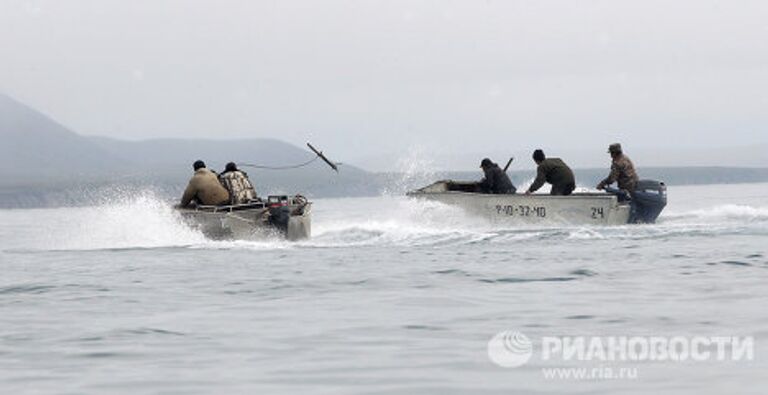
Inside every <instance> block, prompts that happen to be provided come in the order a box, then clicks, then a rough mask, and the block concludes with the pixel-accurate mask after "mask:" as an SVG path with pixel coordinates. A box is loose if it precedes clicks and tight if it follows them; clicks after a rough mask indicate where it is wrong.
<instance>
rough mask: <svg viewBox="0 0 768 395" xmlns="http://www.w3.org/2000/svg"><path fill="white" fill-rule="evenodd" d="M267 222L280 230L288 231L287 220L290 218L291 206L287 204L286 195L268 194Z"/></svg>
mask: <svg viewBox="0 0 768 395" xmlns="http://www.w3.org/2000/svg"><path fill="white" fill-rule="evenodd" d="M267 204H268V205H269V223H270V224H271V225H272V226H274V227H275V228H276V229H278V230H279V231H281V232H287V231H288V221H289V220H290V219H291V208H290V207H289V206H288V196H270V197H269V198H268V199H267Z"/></svg>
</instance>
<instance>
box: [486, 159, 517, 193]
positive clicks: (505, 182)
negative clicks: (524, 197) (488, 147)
mask: <svg viewBox="0 0 768 395" xmlns="http://www.w3.org/2000/svg"><path fill="white" fill-rule="evenodd" d="M480 168H482V169H483V173H485V178H483V179H482V180H481V181H480V183H479V184H478V187H479V189H480V192H482V193H491V194H513V193H515V192H517V188H515V186H514V185H513V184H512V181H511V180H510V179H509V176H507V173H505V172H504V170H502V169H501V168H500V167H499V165H497V164H496V163H493V162H492V161H491V160H490V159H488V158H485V159H483V161H482V162H481V163H480Z"/></svg>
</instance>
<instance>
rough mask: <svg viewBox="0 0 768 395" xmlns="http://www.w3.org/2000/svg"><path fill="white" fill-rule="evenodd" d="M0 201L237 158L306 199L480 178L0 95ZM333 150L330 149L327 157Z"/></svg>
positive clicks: (274, 189) (731, 176)
mask: <svg viewBox="0 0 768 395" xmlns="http://www.w3.org/2000/svg"><path fill="white" fill-rule="evenodd" d="M0 141H2V143H1V144H0V207H41V206H58V205H82V204H92V203H94V202H98V201H99V199H100V197H101V196H102V195H103V194H104V191H109V190H114V189H117V190H123V189H125V190H135V189H144V188H150V189H152V190H154V191H157V192H159V193H160V194H161V196H164V197H167V198H168V199H170V200H173V199H176V198H178V196H180V194H181V190H182V189H183V188H184V187H185V186H186V182H187V180H188V179H189V177H190V176H191V174H192V162H193V161H195V160H197V159H203V160H205V161H206V163H207V164H208V166H209V167H211V168H213V169H216V170H222V169H223V167H224V165H225V164H226V163H227V162H229V161H234V162H237V163H240V164H241V167H242V168H243V169H244V170H245V171H247V172H248V173H249V174H250V175H251V179H252V180H253V181H254V183H255V185H256V188H257V190H258V192H259V193H260V194H261V195H265V194H277V193H281V194H283V193H285V194H292V193H302V194H306V195H308V196H310V197H342V196H373V195H379V194H381V193H390V194H402V193H404V192H405V191H407V190H409V189H412V188H416V187H420V186H424V185H426V184H429V183H431V182H433V181H435V180H438V179H445V178H452V179H465V180H477V179H479V178H480V177H481V174H480V172H479V170H477V171H472V172H451V171H441V172H425V173H419V174H405V173H377V174H373V173H368V172H366V171H364V170H362V169H359V168H356V167H354V166H349V165H344V166H341V167H340V172H339V173H338V174H337V173H335V172H333V171H332V170H331V169H330V168H329V167H328V166H326V165H325V164H324V163H322V162H321V161H316V162H313V163H311V164H310V165H308V166H306V167H303V168H300V169H290V170H281V171H270V170H263V169H253V168H249V167H246V166H243V165H244V164H246V163H251V164H256V165H267V166H286V165H294V164H298V163H303V162H306V161H308V160H310V159H312V158H313V156H314V155H313V154H312V153H311V152H309V151H308V150H306V149H304V148H301V147H296V146H294V145H291V144H289V143H286V142H283V141H280V140H276V139H264V138H262V139H240V140H192V139H180V138H177V139H168V138H165V139H152V140H144V141H124V140H118V139H114V138H107V137H94V136H82V135H78V134H77V133H75V132H72V131H71V130H69V129H67V128H66V127H65V126H63V125H61V124H59V123H58V122H56V121H55V120H53V119H51V118H50V117H48V116H46V115H44V114H42V113H40V112H38V111H35V110H34V109H32V108H30V107H28V106H26V105H24V104H22V103H19V102H18V101H16V100H14V99H12V98H10V97H8V96H5V95H2V94H0ZM331 156H332V155H331ZM574 170H575V172H576V176H577V182H578V184H579V185H580V186H592V185H595V184H596V183H597V181H598V180H599V179H600V178H602V177H604V176H605V175H606V174H607V171H608V169H607V167H606V168H602V169H598V168H595V169H579V168H576V169H574ZM639 172H640V174H641V176H642V177H643V178H652V179H659V180H662V181H666V182H667V184H668V185H681V184H707V183H734V182H745V183H746V182H768V169H766V168H729V167H674V168H669V167H663V168H660V167H648V168H645V167H643V166H639ZM509 173H510V176H511V177H512V179H513V181H514V182H515V184H516V185H518V186H519V187H520V186H523V185H525V184H526V183H530V181H532V179H533V177H534V176H535V172H534V170H517V171H510V172H509Z"/></svg>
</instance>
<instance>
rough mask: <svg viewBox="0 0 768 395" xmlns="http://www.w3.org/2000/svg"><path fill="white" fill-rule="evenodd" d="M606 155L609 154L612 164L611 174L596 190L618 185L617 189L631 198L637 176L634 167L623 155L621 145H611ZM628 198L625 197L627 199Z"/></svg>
mask: <svg viewBox="0 0 768 395" xmlns="http://www.w3.org/2000/svg"><path fill="white" fill-rule="evenodd" d="M608 153H609V154H611V158H612V159H613V162H612V163H611V173H610V174H608V177H606V178H605V179H604V180H603V181H600V183H599V184H597V189H605V187H606V186H608V185H611V184H613V183H614V182H615V183H618V185H619V189H620V190H621V191H625V192H624V194H625V195H629V196H632V195H633V194H634V193H635V188H637V181H638V179H639V178H638V176H637V172H636V171H635V165H634V164H632V161H631V160H630V159H629V157H627V156H626V155H624V151H623V150H622V149H621V144H618V143H616V144H611V145H610V146H609V147H608ZM629 196H625V198H626V197H629Z"/></svg>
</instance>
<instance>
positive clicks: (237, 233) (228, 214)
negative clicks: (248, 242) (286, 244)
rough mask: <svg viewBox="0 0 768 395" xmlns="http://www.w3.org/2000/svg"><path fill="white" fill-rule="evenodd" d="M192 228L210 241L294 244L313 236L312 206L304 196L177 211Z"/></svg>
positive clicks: (272, 197)
mask: <svg viewBox="0 0 768 395" xmlns="http://www.w3.org/2000/svg"><path fill="white" fill-rule="evenodd" d="M178 212H179V214H180V215H181V217H182V218H183V219H184V220H185V222H187V224H189V225H190V226H191V227H192V228H195V229H198V230H200V231H201V232H202V233H203V234H204V235H205V236H206V237H209V238H212V239H261V238H266V237H282V238H285V239H287V240H291V241H296V240H301V239H307V238H309V237H310V236H311V235H312V220H311V215H312V203H311V202H310V201H309V200H307V198H305V197H304V196H301V195H296V196H269V197H268V198H266V199H257V200H254V201H250V202H247V203H243V204H234V205H223V206H208V205H197V206H194V207H189V208H178Z"/></svg>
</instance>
